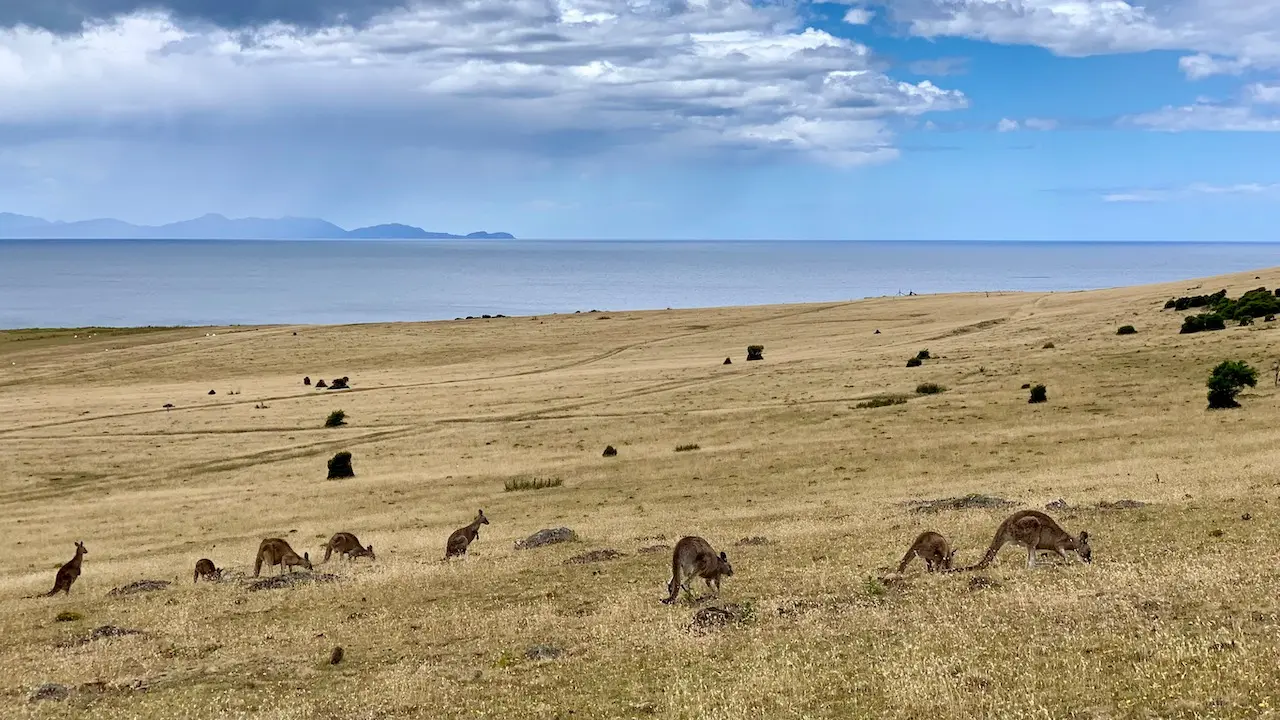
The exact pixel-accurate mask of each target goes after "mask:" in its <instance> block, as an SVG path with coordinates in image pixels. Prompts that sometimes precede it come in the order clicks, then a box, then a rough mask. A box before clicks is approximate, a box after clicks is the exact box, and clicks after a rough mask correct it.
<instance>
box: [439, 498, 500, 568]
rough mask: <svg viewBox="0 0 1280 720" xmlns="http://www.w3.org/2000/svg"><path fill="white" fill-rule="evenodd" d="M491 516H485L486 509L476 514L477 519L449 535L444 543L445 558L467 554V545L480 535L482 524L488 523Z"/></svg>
mask: <svg viewBox="0 0 1280 720" xmlns="http://www.w3.org/2000/svg"><path fill="white" fill-rule="evenodd" d="M488 524H489V518H487V517H485V516H484V510H481V511H480V513H479V514H477V515H476V519H475V520H472V521H471V524H470V525H468V526H466V527H460V528H458V529H457V530H454V531H453V533H452V534H450V535H449V541H448V542H446V543H445V545H444V559H445V560H448V559H449V558H451V557H454V556H457V555H466V554H467V547H469V546H470V545H471V543H473V542H475V540H476V538H478V537H480V526H481V525H488Z"/></svg>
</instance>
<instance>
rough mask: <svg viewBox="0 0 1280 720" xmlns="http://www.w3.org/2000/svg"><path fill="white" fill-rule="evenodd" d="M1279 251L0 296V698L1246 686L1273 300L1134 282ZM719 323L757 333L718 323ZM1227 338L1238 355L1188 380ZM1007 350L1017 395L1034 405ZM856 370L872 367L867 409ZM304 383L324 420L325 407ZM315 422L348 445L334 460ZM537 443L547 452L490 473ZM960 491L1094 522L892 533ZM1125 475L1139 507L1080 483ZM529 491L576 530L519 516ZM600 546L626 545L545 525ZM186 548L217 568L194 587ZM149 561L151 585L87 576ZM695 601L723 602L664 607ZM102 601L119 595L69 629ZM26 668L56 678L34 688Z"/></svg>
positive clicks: (351, 714)
mask: <svg viewBox="0 0 1280 720" xmlns="http://www.w3.org/2000/svg"><path fill="white" fill-rule="evenodd" d="M1255 275H1258V276H1259V277H1258V278H1256V279H1255ZM1277 284H1280V269H1276V270H1268V271H1264V272H1260V273H1248V274H1247V275H1238V276H1230V277H1224V278H1212V279H1206V280H1204V281H1203V282H1202V283H1201V282H1198V281H1190V282H1185V283H1176V284H1172V285H1165V286H1153V287H1139V288H1128V289H1118V290H1110V291H1099V292H1088V293H1061V294H1001V295H994V294H993V295H990V296H987V295H985V294H981V293H979V294H965V295H948V296H918V297H901V298H887V299H876V300H868V301H862V302H855V303H832V304H825V305H801V306H786V307H752V308H725V309H709V310H691V311H665V312H636V313H631V312H606V313H588V314H581V315H572V316H548V317H539V318H527V317H526V318H504V319H494V320H474V321H462V322H441V323H425V324H386V325H358V326H338V327H269V328H265V327H264V328H200V329H160V328H157V329H150V330H149V331H147V332H139V333H126V332H120V331H85V332H80V331H68V332H62V331H36V332H32V331H26V332H25V333H14V334H9V335H7V336H6V335H5V334H0V408H4V412H3V413H0V453H3V457H5V458H6V459H7V461H6V462H5V463H4V464H3V465H0V532H3V534H4V537H6V538H7V539H8V540H9V543H8V549H7V551H6V552H5V553H4V554H3V556H0V600H2V602H0V637H3V638H4V640H3V642H0V667H3V668H5V670H6V672H4V673H3V675H0V715H3V716H4V717H28V716H30V717H49V718H56V717H88V716H90V715H93V716H103V717H107V716H109V717H121V718H127V717H138V718H161V717H175V718H196V717H244V718H344V719H345V718H369V719H372V718H410V717H441V718H443V717H488V718H520V717H537V718H550V717H564V718H568V717H579V718H614V717H618V718H631V717H649V716H661V717H667V718H758V717H777V718H782V717H831V718H845V717H876V718H918V717H929V716H938V717H944V716H945V717H957V718H993V717H1008V718H1014V717H1017V718H1025V717H1054V718H1127V717H1187V718H1192V717H1259V716H1270V715H1272V714H1274V710H1272V709H1271V708H1273V707H1275V706H1276V705H1277V704H1278V703H1280V680H1278V679H1277V675H1276V672H1275V668H1276V667H1277V665H1278V664H1280V635H1277V631H1280V599H1278V596H1277V589H1280V581H1278V580H1277V574H1276V561H1277V559H1278V558H1277V551H1276V549H1275V545H1274V538H1275V537H1276V536H1277V530H1278V529H1280V522H1278V521H1277V514H1276V511H1277V509H1280V507H1277V506H1275V505H1272V504H1271V502H1270V501H1271V500H1276V499H1277V498H1278V496H1280V489H1278V486H1280V481H1277V479H1276V475H1275V472H1276V471H1275V468H1276V467H1277V466H1278V465H1280V462H1278V461H1280V450H1278V449H1277V443H1276V439H1277V431H1276V430H1275V429H1274V420H1275V417H1276V401H1277V397H1276V395H1277V388H1276V387H1274V384H1273V381H1272V372H1271V367H1272V363H1273V362H1274V361H1275V358H1276V356H1277V354H1278V351H1277V350H1276V349H1275V348H1276V339H1277V338H1280V334H1277V333H1275V331H1274V328H1275V327H1276V326H1277V323H1275V322H1263V321H1259V322H1258V323H1256V324H1255V325H1253V326H1251V327H1230V328H1228V329H1226V330H1223V331H1218V332H1206V333H1197V334H1191V335H1180V334H1179V333H1178V330H1179V327H1180V325H1181V323H1182V317H1183V315H1185V314H1187V313H1177V312H1174V311H1165V310H1163V309H1162V308H1163V306H1164V303H1165V301H1166V300H1168V299H1169V298H1170V297H1175V296H1179V295H1185V294H1194V293H1207V292H1212V291H1214V290H1217V289H1218V288H1221V287H1225V288H1228V289H1229V293H1230V294H1231V296H1233V297H1234V296H1237V295H1238V294H1240V293H1241V292H1243V291H1245V290H1248V289H1251V288H1254V287H1257V286H1259V285H1267V286H1268V287H1274V286H1275V285H1277ZM1192 288H1202V289H1196V290H1192ZM1121 325H1133V326H1135V328H1136V329H1137V333H1136V334H1133V335H1117V334H1116V330H1117V328H1118V327H1119V326H1121ZM877 329H878V330H880V333H879V334H875V330H877ZM25 338H35V339H30V340H27V339H25ZM1049 343H1051V344H1052V347H1045V346H1046V344H1049ZM750 344H761V345H764V346H765V350H764V357H765V359H764V360H763V361H762V362H750V363H748V362H745V361H744V360H745V355H746V347H747V346H748V345H750ZM925 349H927V350H929V353H930V356H931V359H928V360H924V361H923V364H922V365H921V366H919V367H911V368H909V367H907V366H906V361H907V360H908V359H909V358H913V357H916V355H917V354H918V353H919V351H921V350H925ZM726 356H729V357H731V358H732V359H733V363H732V364H731V365H723V364H722V363H723V361H724V358H725V357H726ZM1224 359H1241V360H1245V361H1247V362H1249V363H1251V364H1252V365H1253V366H1254V367H1256V368H1258V369H1259V371H1260V381H1259V383H1258V386H1257V387H1256V388H1251V389H1248V390H1246V392H1244V393H1243V394H1242V395H1241V397H1240V401H1241V403H1242V405H1243V407H1242V408H1240V409H1237V410H1227V411H1214V412H1209V411H1207V410H1206V409H1205V406H1206V401H1205V393H1206V388H1205V380H1206V379H1207V377H1208V374H1209V371H1210V370H1211V369H1212V368H1213V366H1214V365H1216V364H1218V363H1219V362H1220V361H1222V360H1224ZM303 376H310V377H311V378H312V379H313V380H317V379H320V378H324V379H326V380H332V378H334V377H340V376H349V377H350V378H351V384H352V388H353V389H351V390H348V391H340V392H331V391H328V390H316V389H313V388H310V387H304V386H303V385H302V378H303ZM922 383H936V384H938V385H941V386H943V387H944V388H945V390H944V391H942V392H937V393H931V394H919V393H917V392H916V388H917V386H918V385H920V384H922ZM1040 383H1043V384H1044V385H1045V386H1046V387H1047V394H1048V401H1047V402H1045V403H1040V404H1031V403H1028V402H1027V398H1028V390H1027V389H1024V388H1023V385H1024V384H1031V385H1035V384H1040ZM209 390H214V391H215V394H213V395H210V394H208V393H209ZM884 395H900V396H902V397H903V398H905V402H899V403H896V404H888V405H885V406H883V407H859V405H864V406H866V405H877V404H880V403H877V402H869V401H871V400H873V399H875V398H877V397H881V396H884ZM166 404H171V405H172V406H173V407H172V408H164V407H163V406H164V405H166ZM334 410H343V411H344V412H345V414H346V424H345V425H342V426H340V427H335V428H325V427H324V422H325V418H326V417H327V416H328V415H329V414H330V413H331V412H332V411H334ZM606 445H613V446H614V447H616V448H617V450H618V454H617V456H616V457H602V456H601V452H602V450H603V449H604V448H605V446H606ZM692 445H696V446H697V448H696V449H695V448H689V447H687V446H692ZM677 447H683V448H684V449H682V451H680V452H677V451H676V449H677ZM341 450H347V451H350V452H351V453H352V454H353V458H354V467H355V472H356V477H355V478H353V479H348V480H333V481H330V480H326V479H325V475H326V461H327V459H328V458H330V457H332V456H333V454H334V453H336V452H338V451H341ZM535 480H540V481H544V482H543V483H541V484H547V485H550V486H549V487H541V488H538V489H525V490H518V489H513V490H512V491H507V490H506V488H507V487H508V486H511V487H513V488H517V487H521V486H525V485H537V484H538V483H533V481H535ZM556 480H559V481H560V482H559V484H557V483H555V482H554V481H556ZM548 481H549V482H548ZM969 493H983V494H987V495H991V496H997V497H1000V498H1004V499H1007V500H1008V501H1010V502H1011V503H1013V505H1012V509H1017V508H1037V509H1043V508H1044V507H1045V505H1046V503H1049V502H1052V501H1055V500H1058V499H1062V500H1064V501H1065V502H1066V504H1067V506H1068V509H1066V510H1053V511H1050V514H1052V515H1053V516H1054V517H1056V518H1057V519H1058V520H1059V522H1061V523H1062V524H1063V526H1064V527H1065V528H1066V529H1067V530H1068V531H1070V532H1072V533H1075V532H1078V531H1079V530H1082V529H1084V530H1088V531H1089V533H1090V535H1091V536H1092V543H1093V550H1094V562H1093V563H1092V564H1091V565H1084V564H1081V563H1078V562H1077V563H1072V564H1064V563H1061V562H1057V563H1050V562H1046V563H1045V565H1044V566H1043V567H1040V568H1037V569H1035V570H1031V571H1028V570H1027V569H1026V568H1025V567H1024V560H1025V554H1024V553H1022V552H1021V551H1020V550H1016V549H1014V548H1012V547H1010V548H1008V549H1006V550H1005V552H1004V554H1003V555H1002V558H1001V559H1002V561H1001V563H1000V564H999V565H997V566H996V567H994V568H992V569H991V570H989V571H984V572H978V573H960V574H948V575H926V574H925V573H924V572H923V567H922V564H921V563H920V562H919V561H917V562H916V563H915V564H913V565H912V566H911V567H910V568H908V571H907V573H906V574H905V576H897V575H895V574H893V573H891V572H890V571H891V570H893V569H894V568H896V566H897V562H898V560H899V559H900V558H901V556H902V553H903V552H904V551H905V549H906V547H907V545H908V544H909V543H910V542H911V540H912V539H914V538H915V536H916V535H917V534H918V533H919V532H921V531H922V530H925V529H935V530H938V531H940V532H942V533H943V534H945V535H947V536H948V537H949V538H951V539H952V541H953V542H954V543H955V544H957V545H958V546H959V548H960V552H959V558H958V560H959V561H960V562H962V563H965V564H967V563H972V562H976V561H977V560H978V559H979V558H980V557H981V554H982V552H983V551H984V550H985V548H986V545H987V543H988V542H989V541H990V540H991V536H992V533H993V532H994V530H995V528H996V526H997V525H998V524H999V522H1000V521H1001V520H1002V519H1003V518H1004V517H1005V516H1006V515H1007V514H1008V513H1009V512H1011V509H1010V508H976V509H963V510H943V511H939V512H932V513H931V512H919V511H916V510H915V509H914V508H915V506H914V505H912V504H911V503H912V502H913V501H919V500H931V499H939V498H950V497H960V496H964V495H966V494H969ZM1121 500H1136V501H1139V503H1142V504H1144V505H1143V506H1141V507H1128V506H1125V507H1122V508H1120V509H1110V508H1106V507H1099V504H1107V503H1114V502H1116V501H1121ZM1135 504H1136V503H1135ZM480 508H483V509H484V512H485V514H486V515H487V516H488V517H489V519H490V521H491V524H490V525H486V526H483V527H482V529H481V531H480V538H479V539H478V540H477V541H476V542H475V544H474V545H472V547H471V551H470V553H469V555H468V557H466V558H465V559H462V560H455V561H453V562H450V563H444V562H441V558H442V557H443V554H444V544H445V539H446V538H447V536H448V535H449V533H450V532H451V531H452V530H454V529H455V528H458V527H460V526H462V525H465V524H466V523H467V522H469V521H470V520H471V519H472V517H474V516H475V514H476V511H477V510H478V509H480ZM1246 517H1247V518H1248V519H1245V518H1246ZM560 526H565V527H569V528H571V529H573V530H574V531H575V532H576V533H577V534H578V536H579V538H580V539H579V541H578V542H576V543H568V544H561V545H554V546H550V547H545V548H539V549H533V550H517V549H515V547H514V543H515V542H516V541H518V540H520V539H523V538H525V537H527V536H528V535H530V534H532V533H534V532H535V531H537V530H539V529H542V528H554V527H560ZM337 531H350V532H354V533H356V534H357V535H358V536H359V537H360V539H361V540H363V541H364V542H365V543H372V544H373V545H374V546H375V548H376V551H377V555H378V558H377V560H376V562H372V563H370V562H369V561H367V560H359V561H356V562H352V563H348V562H346V561H339V560H333V561H330V562H329V563H328V564H326V565H317V566H316V568H315V569H316V571H317V573H320V572H324V573H330V574H333V575H336V576H337V580H336V581H334V582H318V583H300V584H297V585H295V586H293V587H286V588H280V589H271V590H263V591H250V590H249V589H248V587H247V580H245V579H243V578H242V577H241V576H242V575H243V574H246V573H247V574H249V575H251V574H252V568H253V560H254V552H255V550H256V548H257V546H258V542H259V541H260V540H261V539H262V538H264V537H271V536H279V537H283V538H286V539H288V540H289V542H290V543H291V544H292V545H293V547H294V548H295V549H296V550H297V551H298V552H300V553H301V552H304V551H305V552H308V553H309V554H310V556H311V558H312V559H313V560H318V559H319V558H320V557H322V556H323V551H322V550H320V546H321V545H322V544H323V543H324V541H325V540H326V539H327V538H328V537H329V536H330V535H331V534H333V533H334V532H337ZM687 534H696V535H701V536H703V537H705V538H707V539H708V540H709V541H710V542H711V543H712V544H713V545H715V546H716V548H717V549H721V550H725V551H726V552H727V553H728V556H729V558H730V560H731V561H732V563H733V566H734V569H735V571H736V573H735V575H734V577H732V578H729V579H727V580H726V581H725V582H724V589H723V593H722V595H721V597H720V598H718V599H715V600H707V599H704V600H702V601H700V602H697V603H696V604H695V603H691V602H688V601H682V602H681V603H680V604H677V605H675V606H667V605H662V604H660V603H659V602H658V601H659V598H661V597H662V596H663V595H664V594H665V585H666V581H667V578H668V577H669V572H670V550H669V549H668V548H669V546H670V545H672V544H674V542H675V541H676V540H677V539H679V538H680V537H681V536H683V535H687ZM750 538H763V539H764V540H758V539H757V540H752V541H749V542H745V543H744V542H742V541H743V540H745V539H750ZM76 540H82V541H84V543H85V545H86V547H87V548H88V550H89V554H88V555H87V556H86V557H85V559H84V566H83V575H82V576H81V577H80V579H79V580H78V581H77V583H76V584H75V585H74V587H73V589H72V591H71V593H70V596H62V595H60V596H58V597H56V598H51V599H44V598H40V599H26V598H25V596H30V595H34V594H36V593H41V592H45V591H47V590H48V589H49V588H51V587H52V585H53V577H54V574H55V572H56V570H57V568H58V567H59V565H61V564H62V563H64V562H66V561H67V560H69V559H70V558H71V555H72V553H73V551H74V545H73V543H74V541H76ZM655 548H656V549H655ZM605 549H612V550H616V551H617V552H619V553H621V557H617V558H615V559H610V560H602V561H597V562H582V563H578V562H567V561H568V560H570V559H571V558H573V557H575V556H578V555H581V554H583V553H587V552H590V551H596V550H605ZM202 557H208V558H211V559H213V560H214V561H215V562H216V563H217V564H218V565H219V566H220V567H225V568H226V569H227V571H228V576H229V577H228V579H227V580H226V581H225V582H223V583H220V584H205V583H200V584H198V585H193V584H192V581H191V578H192V569H193V567H194V565H195V562H196V560H198V559H199V558H202ZM143 579H152V580H168V581H171V582H173V583H174V585H173V586H171V587H168V588H166V589H161V590H158V591H155V592H148V593H139V594H129V595H111V594H109V592H110V591H111V590H112V589H114V588H118V587H122V586H125V585H127V584H129V583H132V582H135V581H138V580H143ZM249 579H250V580H251V579H252V578H249ZM695 587H696V588H697V589H698V590H699V591H701V590H702V586H701V584H700V583H699V584H698V585H697V586H695ZM708 606H716V607H726V606H729V607H733V608H734V609H735V610H736V611H737V612H738V613H739V614H740V618H739V620H738V621H737V622H733V623H730V624H729V625H727V626H725V627H713V628H709V629H701V630H700V629H697V628H694V629H691V618H692V617H693V615H694V613H695V612H696V611H698V610H699V609H701V608H705V607H708ZM63 613H69V615H64V617H69V618H71V619H68V620H64V621H58V619H57V618H58V616H59V614H63ZM105 625H112V626H116V627H119V628H124V629H129V630H138V631H141V632H140V633H138V634H131V635H126V636H122V637H106V638H98V639H86V638H89V637H91V633H92V631H93V630H94V629H95V628H100V627H102V626H105ZM334 646H341V647H343V648H344V651H345V653H344V659H343V661H342V662H341V663H339V664H337V665H330V664H329V659H330V651H331V649H332V648H333V647H334ZM535 646H546V647H543V648H536V647H535ZM557 653H558V654H557ZM531 656H532V657H531ZM552 656H554V657H552ZM46 682H49V683H59V684H62V685H64V686H66V688H67V689H68V691H69V696H68V697H67V698H66V699H64V700H44V701H36V702H32V701H29V699H28V698H29V696H30V694H31V693H32V691H33V689H34V688H36V687H37V686H39V685H40V684H41V683H46Z"/></svg>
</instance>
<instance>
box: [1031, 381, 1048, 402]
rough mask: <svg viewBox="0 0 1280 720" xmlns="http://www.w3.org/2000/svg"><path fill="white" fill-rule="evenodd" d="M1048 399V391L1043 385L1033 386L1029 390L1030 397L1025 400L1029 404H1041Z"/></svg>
mask: <svg viewBox="0 0 1280 720" xmlns="http://www.w3.org/2000/svg"><path fill="white" fill-rule="evenodd" d="M1048 399H1049V391H1048V390H1046V389H1045V387H1044V385H1035V386H1032V388H1031V397H1030V398H1029V399H1028V400H1027V402H1029V403H1042V402H1045V401H1046V400H1048Z"/></svg>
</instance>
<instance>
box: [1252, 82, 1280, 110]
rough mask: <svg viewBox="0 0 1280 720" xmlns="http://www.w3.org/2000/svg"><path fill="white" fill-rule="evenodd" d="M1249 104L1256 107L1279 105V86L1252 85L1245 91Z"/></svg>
mask: <svg viewBox="0 0 1280 720" xmlns="http://www.w3.org/2000/svg"><path fill="white" fill-rule="evenodd" d="M1247 95H1248V98H1249V102H1251V103H1255V104H1258V105H1276V104H1280V85H1264V84H1262V83H1254V84H1253V85H1250V86H1249V87H1248V90H1247Z"/></svg>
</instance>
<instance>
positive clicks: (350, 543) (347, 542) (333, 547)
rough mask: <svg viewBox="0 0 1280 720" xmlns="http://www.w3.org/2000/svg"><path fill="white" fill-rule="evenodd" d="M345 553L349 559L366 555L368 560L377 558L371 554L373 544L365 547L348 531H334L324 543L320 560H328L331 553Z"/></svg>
mask: <svg viewBox="0 0 1280 720" xmlns="http://www.w3.org/2000/svg"><path fill="white" fill-rule="evenodd" d="M335 552H336V553H338V554H339V555H345V556H346V557H347V559H349V560H355V559H356V558H358V557H368V558H369V559H370V560H377V559H378V558H377V557H376V556H375V555H374V554H373V546H372V545H370V546H369V547H365V546H363V545H361V544H360V540H359V539H357V538H356V536H355V535H352V534H351V533H349V532H340V533H334V536H333V537H331V538H329V542H327V543H325V544H324V560H322V561H321V562H329V556H330V555H332V554H333V553H335Z"/></svg>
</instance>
